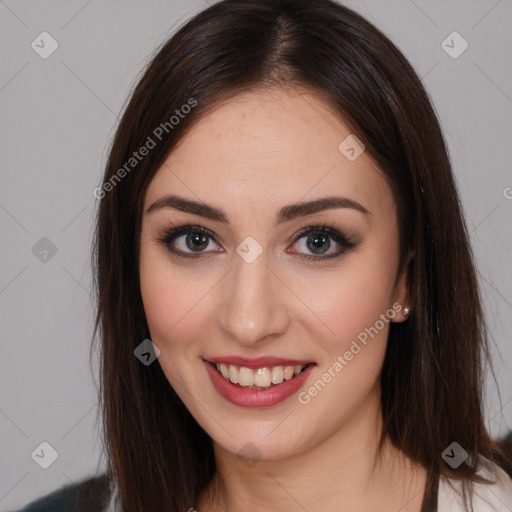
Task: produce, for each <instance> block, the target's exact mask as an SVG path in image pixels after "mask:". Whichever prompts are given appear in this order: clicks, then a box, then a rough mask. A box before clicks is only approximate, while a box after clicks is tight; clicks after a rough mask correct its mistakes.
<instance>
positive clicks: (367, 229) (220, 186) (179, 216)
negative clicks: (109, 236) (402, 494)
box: [140, 88, 409, 460]
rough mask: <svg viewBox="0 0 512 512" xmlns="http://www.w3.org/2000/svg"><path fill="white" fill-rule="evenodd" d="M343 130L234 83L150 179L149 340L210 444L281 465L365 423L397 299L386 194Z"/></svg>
mask: <svg viewBox="0 0 512 512" xmlns="http://www.w3.org/2000/svg"><path fill="white" fill-rule="evenodd" d="M349 135H350V131H349V130H348V129H347V127H346V126H345V125H344V124H342V122H340V120H339V119H338V117H337V116H336V115H335V114H334V113H333V111H332V110H331V109H330V108H329V106H328V105H327V104H326V103H324V102H323V101H322V99H321V98H320V97H319V96H317V95H316V94H315V93H313V92H311V91H308V90H305V89H301V90H300V91H298V90H292V89H285V88H275V89H267V90H264V91H259V92H257V91H253V92H248V93H244V94H240V95H238V96H236V97H234V98H232V99H231V100H230V101H229V102H227V103H224V104H222V105H220V106H218V107H217V108H216V109H215V110H213V111H212V112H211V113H210V114H208V115H205V116H203V117H202V118H200V120H199V121H197V123H196V124H195V125H194V127H193V129H192V130H191V131H189V132H188V133H187V135H186V136H185V137H184V138H183V140H182V141H181V142H180V144H179V145H178V146H177V147H176V149H175V150H174V151H173V152H172V154H171V155H170V156H169V157H168V159H167V160H166V162H165V164H164V165H163V166H162V167H161V168H160V169H159V170H158V172H157V173H156V175H155V177H154V179H153V180H152V182H151V184H150V185H149V188H148V190H147V193H146V195H145V201H144V216H143V223H142V237H141V259H140V284H141V292H142V299H143V302H144V308H145V313H146V317H147V322H148V325H149V329H150V333H151V337H152V341H153V343H154V344H155V345H156V346H157V347H158V348H159V349H160V356H159V358H158V363H159V364H160V365H161V367H162V369H163V371H164V373H165V375H166V376H167V378H168V380H169V382H170V384H171V385H172V387H173V388H174V389H175V391H176V392H177V394H178V395H179V396H180V398H181V399H182V400H183V402H184V403H185V405H186V406H187V408H188V409H189V410H190V412H191V413H192V415H193V416H194V417H195V418H196V420H197V421H198V422H199V423H200V425H201V426H202V427H203V428H204V429H205V430H206V432H207V433H208V434H209V435H210V436H211V437H212V438H213V440H214V441H215V442H216V443H217V444H218V447H220V448H221V449H225V450H228V451H229V452H232V453H240V454H243V455H246V456H252V457H261V458H264V459H269V460H271V459H280V458H283V457H288V456H292V455H296V454H298V453H300V452H303V451H305V450H307V449H309V448H312V447H313V446H315V445H317V444H318V443H320V442H322V441H324V440H326V439H327V438H329V437H331V438H332V437H333V436H336V435H337V434H339V433H340V432H343V431H344V430H345V429H355V430H357V429H359V428H360V426H361V424H362V423H364V424H366V425H368V424H373V425H375V419H376V418H377V416H378V414H377V413H378V410H379V400H380V388H379V380H378V375H379V373H380V370H381V366H382V362H383V358H384V353H385V349H386V340H387V335H388V330H389V322H390V320H392V321H402V320H403V319H404V316H403V313H402V311H401V310H400V307H399V306H398V305H397V303H399V304H402V305H403V306H407V305H408V304H409V303H408V302H407V299H408V297H407V294H406V291H405V275H404V276H402V277H401V278H400V280H399V282H398V285H397V287H396V288H394V282H395V278H396V276H397V270H398V269H397V265H398V257H399V253H398V230H397V220H396V216H395V215H396V214H395V205H394V201H393V198H392V195H391V191H390V188H389V186H388V185H387V183H386V181H385V179H384V177H383V175H382V174H381V172H380V171H379V169H378V167H377V165H376V164H375V162H374V161H373V160H372V159H371V158H370V156H369V155H368V153H367V152H364V151H362V153H361V150H362V149H363V148H362V147H360V146H357V144H356V142H355V141H354V140H353V139H352V138H351V137H349V139H347V137H348V136H349ZM346 139H347V140H346ZM344 141H345V142H344ZM340 144H341V146H340ZM359 153H360V154H359ZM170 196H175V197H174V198H171V197H170ZM326 198H331V199H332V202H330V203H322V202H321V201H322V200H324V199H326ZM155 203H156V204H155ZM152 206H153V207H152ZM151 207H152V208H151ZM148 209H150V211H148ZM187 225H188V226H192V228H188V230H187V229H180V230H178V231H176V232H174V233H173V232H172V229H174V228H180V227H182V226H187ZM199 229H201V230H202V231H199ZM323 229H326V231H323ZM212 362H213V363H217V364H219V367H218V369H217V368H216V367H214V365H213V364H212ZM158 363H155V364H158ZM221 363H222V366H221ZM305 365H306V366H305ZM304 366H305V369H304V370H303V367H304ZM301 370H303V371H302V372H301ZM298 372H301V373H298ZM222 373H224V375H223V374H222ZM237 382H238V383H237ZM241 384H243V385H241ZM361 422H362V423H361Z"/></svg>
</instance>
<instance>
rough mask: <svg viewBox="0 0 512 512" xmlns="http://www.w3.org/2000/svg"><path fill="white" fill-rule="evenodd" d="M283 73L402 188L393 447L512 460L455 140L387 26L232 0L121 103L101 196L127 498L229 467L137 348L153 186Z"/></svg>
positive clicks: (108, 334) (169, 49) (173, 496)
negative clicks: (206, 127) (406, 302)
mask: <svg viewBox="0 0 512 512" xmlns="http://www.w3.org/2000/svg"><path fill="white" fill-rule="evenodd" d="M274 85H288V86H292V87H293V86H297V87H298V86H303V87H308V88H309V89H312V90H314V91H316V92H317V93H320V94H321V95H322V96H323V97H324V98H325V99H326V100H327V101H328V103H329V104H330V105H331V107H332V109H333V111H334V112H336V113H338V114H339V116H340V118H341V119H342V120H343V121H344V122H345V123H346V125H347V126H348V127H349V128H350V130H351V132H352V133H354V134H356V136H357V137H358V138H359V139H360V140H362V141H363V143H364V145H365V147H366V151H368V153H369V154H370V155H371V156H372V157H373V158H374V159H375V160H376V161H377V162H378V164H379V165H380V167H381V169H382V171H383V173H384V174H385V176H386V179H387V181H388V183H389V185H390V187H391V190H392V192H393V196H394V200H395V203H396V209H397V214H398V228H399V233H400V237H399V238H400V239H399V245H400V262H399V267H400V270H402V269H403V268H404V267H405V264H406V256H407V254H409V252H410V251H412V254H413V255H414V257H413V260H412V261H411V262H410V263H409V265H408V272H409V274H408V276H409V277H408V285H409V287H410V291H411V294H412V295H411V298H412V305H413V312H412V314H411V315H410V318H409V319H408V320H407V321H406V322H403V323H392V324H391V325H390V331H389V338H388V345H387V352H386V356H385V360H384V365H383V368H382V374H381V385H382V386H381V387H382V413H383V419H384V422H383V431H382V437H381V446H382V443H383V442H384V440H385V439H389V440H390V441H391V442H392V443H393V444H394V445H395V446H396V447H398V448H399V449H400V450H401V451H402V452H403V453H404V454H406V455H407V456H408V457H410V458H411V459H412V460H414V461H416V462H418V463H420V464H422V465H423V466H424V467H425V468H426V469H427V471H428V478H429V483H430V484H432V483H433V482H435V481H437V478H438V477H439V475H445V476H449V477H452V478H456V479H462V480H463V481H464V482H465V484H466V483H468V482H471V481H479V477H478V475H476V466H477V464H478V463H479V462H480V461H481V460H482V459H481V457H485V458H487V459H489V460H491V461H494V462H497V463H499V464H501V465H503V466H505V464H506V463H507V464H510V461H509V459H507V455H506V453H505V452H504V451H503V450H502V449H501V448H500V445H499V444H498V443H497V442H495V441H494V440H493V439H492V438H491V436H490V435H489V433H488V431H487V430H486V426H485V423H484V417H483V407H482V386H483V380H484V373H483V370H484V363H486V362H489V361H488V360H489V349H488V340H487V334H486V327H485V321H484V315H483V311H482V306H481V299H480V295H479V289H478V282H477V278H476V271H475V265H474V261H473V256H472V252H471V248H470V244H469V237H468V231H467V228H466V225H465V222H464V218H463V213H462V207H461V204H460V200H459V197H458V193H457V189H456V184H455V182H454V177H453V174H452V169H451V164H450V160H449V156H448V152H447V148H446V146H445V141H444V139H443V135H442V131H441V128H440V125H439V122H438V119H437V116H436V113H435V111H434V109H433V107H432V105H431V103H430V100H429V97H428V94H427V93H426V91H425V89H424V87H423V85H422V83H421V81H420V79H419V78H418V76H417V75H416V73H415V72H414V70H413V69H412V67H411V66H410V64H409V63H408V61H407V60H406V58H405V57H404V56H403V55H402V53H401V52H400V51H399V50H398V49H397V48H396V46H395V45H394V44H393V43H392V42H391V41H390V40H389V39H388V38H387V37H386V36H385V35H384V34H382V33H381V32H380V31H379V30H378V29H377V28H375V27H374V26H373V25H372V24H370V23H369V22H368V21H366V20H365V19H364V18H363V17H361V16H360V15H358V14H357V13H355V12H353V11H352V10H350V9H348V8H346V7H344V6H342V5H339V4H337V3H335V2H333V1H330V0H315V1H311V0H224V1H221V2H219V3H216V4H214V5H212V6H210V7H208V8H207V9H205V10H203V11H202V12H200V13H199V14H197V15H196V16H194V17H193V18H192V19H191V20H190V21H188V22H187V23H186V24H185V25H184V26H182V27H181V28H180V29H179V30H178V31H177V32H176V33H175V35H174V36H173V37H172V38H170V39H169V40H168V41H167V42H165V43H164V44H163V45H162V46H161V47H160V48H159V49H158V50H157V51H156V52H155V54H154V55H152V57H151V59H150V61H149V63H148V65H147V66H146V68H145V70H144V71H143V73H142V75H141V77H140V78H139V80H138V83H137V85H136V86H135V87H134V89H133V90H132V91H131V94H130V98H129V101H128V102H127V104H126V106H125V108H124V112H123V115H122V118H121V120H120V122H119V125H118V128H117V131H116V133H115V136H114V138H113V141H112V145H111V148H110V152H109V156H108V162H107V165H106V169H105V172H104V176H103V184H102V188H101V194H100V195H99V197H101V201H100V203H99V208H98V212H97V220H96V231H95V237H94V243H93V270H94V276H95V290H96V298H97V316H96V322H95V328H94V335H93V340H94V338H96V335H97V333H99V334H100V339H101V365H100V366H101V368H100V376H101V381H100V389H99V401H100V411H101V413H102V421H103V425H102V426H103V432H104V434H103V435H104V448H105V453H106V455H107V462H108V475H109V476H110V477H111V478H112V481H115V482H116V484H117V487H118V492H119V496H120V498H121V502H122V504H123V507H124V510H126V511H134V512H135V511H136V512H156V511H160V510H170V511H184V510H188V509H189V508H190V507H193V506H194V504H195V503H196V502H197V498H198V496H199V495H200V493H201V491H202V490H203V489H205V487H206V485H207V484H208V482H209V481H210V480H211V478H212V476H213V474H214V473H215V470H216V466H215V458H214V455H213V448H212V442H211V439H210V437H209V436H208V435H207V434H206V433H205V432H204V430H203V429H202V428H201V427H200V426H199V425H198V424H197V422H196V421H195V419H194V418H193V417H192V416H191V414H190V413H189V411H188V410H187V409H186V407H185V406H184V405H183V403H182V402H181V400H180V399H179V398H178V396H177V394H176V393H175V392H174V390H173V388H172V387H171V386H170V384H169V382H168V381H167V379H166V377H165V375H164V374H163V371H162V369H161V367H160V365H159V364H157V363H155V364H151V365H149V366H145V365H143V364H141V363H140V361H139V360H138V359H137V358H136V357H134V349H135V348H136V347H137V346H138V345H139V344H140V343H141V342H142V341H143V340H145V339H148V338H150V334H149V329H148V325H147V322H146V318H145V315H144V309H143V303H142V299H141V293H140V287H139V245H140V230H141V215H142V205H143V197H144V193H145V191H146V189H147V187H148V184H149V183H150V181H151V179H152V177H153V176H154V175H155V173H156V171H157V170H158V169H159V168H160V166H161V165H162V163H163V162H164V160H165V159H166V158H167V156H168V155H169V153H170V152H171V151H172V149H173V148H174V147H175V146H176V144H177V142H178V141H179V140H180V139H181V138H182V137H184V136H186V133H187V130H188V129H189V128H190V127H191V126H192V124H193V123H194V122H195V121H197V120H198V119H200V117H201V115H202V114H204V113H205V112H207V111H208V109H211V108H213V107H214V106H215V105H216V104H218V102H219V101H224V100H229V98H231V97H233V96H234V95H236V94H237V93H239V92H243V91H248V90H251V89H255V88H265V87H269V86H274ZM184 105H189V106H191V105H193V108H186V109H185V108H182V107H183V106H184ZM177 110H178V111H179V112H181V113H182V115H180V116H179V121H177V122H176V119H177V117H176V118H175V119H174V120H173V119H172V117H173V116H176V115H177V112H176V111H177ZM184 112H187V113H186V115H185V114H184ZM158 128H160V129H159V130H158ZM164 128H165V129H164ZM157 134H158V135H157ZM148 137H149V138H151V140H152V142H153V143H154V144H153V145H152V146H153V147H152V148H151V150H150V151H149V154H148V155H147V156H145V157H144V158H140V159H137V160H136V162H135V161H133V160H130V159H131V158H133V153H134V152H136V151H138V150H139V148H141V147H142V146H144V145H151V144H150V143H149V142H148V141H149V139H148ZM128 162H130V165H129V166H128V165H127V163H128ZM121 169H124V172H122V171H121ZM453 441H456V442H457V443H459V445H461V446H462V447H463V448H464V449H465V450H466V451H467V452H468V453H469V454H470V456H471V457H470V459H468V461H472V463H465V464H462V465H461V466H459V467H458V468H457V469H452V468H451V467H450V466H448V465H447V464H446V463H445V462H444V461H443V459H442V457H441V454H442V452H443V451H444V450H445V448H446V447H447V446H448V445H450V444H451V443H452V442H453ZM507 460H508V462H506V461H507ZM508 467H510V466H508Z"/></svg>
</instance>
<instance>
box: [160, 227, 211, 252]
mask: <svg viewBox="0 0 512 512" xmlns="http://www.w3.org/2000/svg"><path fill="white" fill-rule="evenodd" d="M212 241H213V242H214V243H215V236H214V234H213V233H212V232H211V231H210V230H209V229H206V228H203V227H202V226H190V225H187V226H180V227H177V228H170V229H169V228H168V229H166V230H164V232H163V233H162V234H161V235H160V237H159V238H158V242H160V243H161V244H163V245H164V246H165V247H166V248H167V250H168V251H169V252H170V253H171V254H175V255H176V256H181V257H184V258H200V257H203V256H204V253H205V252H211V251H206V249H208V248H209V247H210V246H211V245H212V244H211V242H212ZM215 245H217V244H215ZM214 252H220V251H218V250H215V251H214ZM194 253H196V254H194Z"/></svg>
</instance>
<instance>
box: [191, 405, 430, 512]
mask: <svg viewBox="0 0 512 512" xmlns="http://www.w3.org/2000/svg"><path fill="white" fill-rule="evenodd" d="M376 399H377V400H378V397H376ZM376 403H377V407H371V406H369V407H366V408H364V409H361V410H360V411H358V413H357V415H354V416H353V417H352V418H351V419H350V421H349V422H347V423H346V424H345V425H344V426H343V427H342V428H340V429H339V430H337V431H336V432H333V433H331V435H328V436H327V437H325V438H322V440H321V441H320V442H318V443H316V444H315V445H313V446H311V447H310V448H308V449H307V450H303V451H301V452H300V453H297V454H294V455H292V456H290V457H287V458H285V459H279V460H259V461H254V462H253V464H250V465H249V464H247V463H246V461H242V460H241V459H240V458H239V457H237V456H236V455H235V454H233V453H231V452H228V451H227V450H225V449H223V448H222V447H220V446H219V445H217V444H216V443H214V450H215V457H216V462H217V472H216V474H215V476H214V478H213V480H212V482H211V483H210V485H209V486H208V489H206V490H205V492H203V494H202V495H201V498H200V500H199V503H198V506H197V509H198V510H200V511H205V512H206V511H208V512H217V511H221V510H222V511H225V512H231V511H239V510H244V511H245V512H253V511H254V512H256V511H260V510H261V506H262V503H264V504H265V508H267V509H270V510H272V509H273V510H279V511H282V512H288V511H289V512H292V511H293V512H296V511H297V510H299V509H300V508H301V507H302V509H305V510H325V511H331V510H336V511H337V512H345V511H346V512H348V511H350V512H354V511H360V510H374V511H379V510H400V511H401V512H419V511H420V509H421V503H422V499H423V494H424V489H425V483H426V471H425V470H424V469H423V468H422V467H421V466H419V465H418V464H415V463H413V462H412V461H410V459H408V458H407V457H405V455H403V454H402V453H401V452H400V451H399V450H397V449H396V448H395V447H393V446H392V445H391V443H390V442H389V441H386V442H385V443H384V446H383V448H382V450H381V451H380V452H379V451H378V445H379V439H380V432H381V428H382V414H381V410H380V402H379V401H377V402H376ZM373 405H375V403H374V404H373Z"/></svg>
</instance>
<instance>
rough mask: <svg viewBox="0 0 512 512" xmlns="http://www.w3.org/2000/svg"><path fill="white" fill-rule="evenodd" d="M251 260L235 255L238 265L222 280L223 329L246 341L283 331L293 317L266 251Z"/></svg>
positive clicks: (242, 341)
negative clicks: (270, 265) (270, 266)
mask: <svg viewBox="0 0 512 512" xmlns="http://www.w3.org/2000/svg"><path fill="white" fill-rule="evenodd" d="M249 261H250V260H248V261H246V260H245V259H244V258H243V257H242V256H239V255H236V256H235V257H234V262H233V264H234V269H233V271H232V272H230V273H229V275H228V276H226V277H227V279H226V280H225V281H224V282H223V283H222V286H223V293H222V296H223V300H222V304H221V311H220V314H219V323H220V328H221V330H223V331H224V332H225V333H226V334H228V335H229V336H231V337H233V338H235V339H236V340H237V341H238V342H239V343H243V344H246V345H250V344H255V343H257V342H258V341H259V340H261V339H263V338H265V337H267V336H269V335H273V334H274V335H276V334H282V333H283V332H284V331H286V328H287V325H288V321H289V314H288V310H287V301H286V297H284V296H283V290H282V287H279V286H277V283H276V281H278V280H277V279H276V277H275V276H274V275H273V273H272V271H271V270H270V269H269V268H268V261H267V257H266V254H265V253H263V254H261V255H259V256H258V257H257V258H256V259H255V260H254V261H250V262H249Z"/></svg>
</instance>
